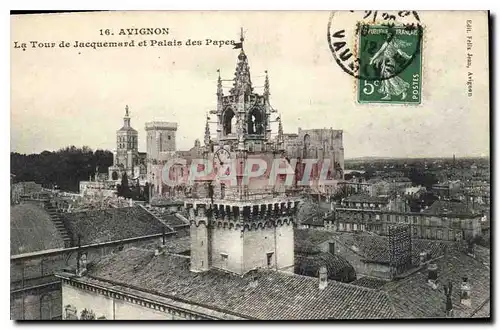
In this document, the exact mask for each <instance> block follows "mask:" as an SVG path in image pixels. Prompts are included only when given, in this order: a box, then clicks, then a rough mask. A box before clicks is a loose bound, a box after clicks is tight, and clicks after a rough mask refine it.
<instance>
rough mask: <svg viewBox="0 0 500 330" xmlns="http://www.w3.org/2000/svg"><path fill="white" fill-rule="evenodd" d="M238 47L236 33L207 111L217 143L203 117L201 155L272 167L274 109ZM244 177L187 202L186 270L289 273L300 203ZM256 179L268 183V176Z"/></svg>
mask: <svg viewBox="0 0 500 330" xmlns="http://www.w3.org/2000/svg"><path fill="white" fill-rule="evenodd" d="M243 43H244V38H243V33H241V36H240V42H239V43H235V47H234V48H236V49H240V51H239V54H238V58H237V63H236V70H235V74H234V78H233V79H232V80H231V81H232V83H233V84H232V87H231V88H230V90H229V92H228V93H227V94H225V93H224V91H223V86H222V82H223V81H224V80H222V79H221V77H220V74H219V77H218V80H217V109H216V110H213V111H211V114H213V115H216V116H217V121H216V124H217V137H216V141H213V140H212V139H211V135H210V129H209V125H208V120H209V118H207V124H206V126H205V138H204V142H205V149H204V150H205V152H204V157H206V159H207V160H208V161H209V162H212V161H213V162H214V164H221V165H223V164H227V163H229V162H232V161H235V163H236V164H237V166H240V165H239V164H241V166H242V167H243V166H245V161H247V160H248V159H249V158H251V157H255V158H260V159H269V160H270V161H273V160H274V158H275V157H279V151H280V150H281V149H280V146H279V141H280V138H279V134H280V132H281V135H283V134H282V132H283V128H282V126H281V122H280V120H279V118H278V119H277V120H275V121H276V122H279V127H278V138H277V139H271V126H270V123H271V114H272V113H273V112H275V111H274V110H272V107H271V105H270V102H269V95H270V93H269V78H268V76H267V72H266V76H265V82H264V91H263V93H262V94H258V93H256V92H255V91H254V87H253V86H252V80H251V77H250V67H249V65H248V59H247V56H246V54H245V51H244V48H243ZM276 141H278V142H276ZM281 141H282V139H281ZM214 166H215V165H214ZM245 175H246V174H245V173H244V172H243V171H240V170H236V178H237V180H235V183H228V184H227V186H226V185H225V184H222V183H220V182H219V181H217V179H213V180H212V179H206V180H205V181H203V182H196V183H195V184H194V187H193V197H192V198H190V199H186V201H185V207H186V209H187V210H188V212H189V220H190V223H191V270H192V271H194V272H203V271H207V270H209V269H211V268H219V269H223V270H225V271H228V272H231V273H235V274H239V275H242V274H245V273H247V272H249V271H252V270H255V269H258V268H267V269H275V270H282V271H290V272H293V265H294V253H293V249H294V231H293V228H294V223H295V216H296V213H297V208H298V205H299V203H300V201H301V199H300V197H299V196H294V195H292V194H290V193H285V192H284V191H281V192H280V191H276V190H274V189H271V188H269V187H267V186H265V185H262V186H260V185H258V183H259V181H258V180H256V181H255V182H257V184H256V185H255V186H252V185H251V184H249V181H247V180H245V179H246V178H247V177H245ZM262 181H264V182H265V183H268V182H269V180H268V179H267V178H266V177H264V178H263V180H262ZM257 187H258V188H257Z"/></svg>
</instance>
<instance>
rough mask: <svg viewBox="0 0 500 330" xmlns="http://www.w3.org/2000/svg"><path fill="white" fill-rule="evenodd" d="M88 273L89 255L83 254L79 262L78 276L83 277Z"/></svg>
mask: <svg viewBox="0 0 500 330" xmlns="http://www.w3.org/2000/svg"><path fill="white" fill-rule="evenodd" d="M86 273H87V253H86V252H84V253H81V254H80V255H79V257H78V260H77V270H76V275H77V276H83V275H85V274H86Z"/></svg>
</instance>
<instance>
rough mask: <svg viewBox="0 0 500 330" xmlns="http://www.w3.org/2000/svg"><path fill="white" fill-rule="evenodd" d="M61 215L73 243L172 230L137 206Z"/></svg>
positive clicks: (108, 240)
mask: <svg viewBox="0 0 500 330" xmlns="http://www.w3.org/2000/svg"><path fill="white" fill-rule="evenodd" d="M61 218H63V220H64V222H65V224H66V226H67V228H68V231H69V232H70V235H71V236H72V239H73V242H75V243H76V242H78V236H79V235H81V244H92V243H104V242H110V241H117V240H121V239H127V238H134V237H141V236H148V235H154V234H161V233H162V230H163V229H165V232H166V233H169V232H171V230H170V229H168V227H166V226H164V225H163V224H162V223H161V222H160V221H159V220H158V219H156V218H155V217H154V216H153V215H152V214H150V213H149V212H147V211H146V210H144V209H143V208H142V207H140V206H133V207H122V208H109V209H104V210H91V211H83V212H75V213H65V214H64V215H62V216H61Z"/></svg>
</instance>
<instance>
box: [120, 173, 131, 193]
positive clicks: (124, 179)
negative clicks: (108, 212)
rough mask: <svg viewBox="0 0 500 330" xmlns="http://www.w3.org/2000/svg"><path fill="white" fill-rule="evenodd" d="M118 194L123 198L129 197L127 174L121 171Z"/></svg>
mask: <svg viewBox="0 0 500 330" xmlns="http://www.w3.org/2000/svg"><path fill="white" fill-rule="evenodd" d="M118 196H122V197H125V198H129V197H130V187H129V185H128V176H127V173H123V175H122V182H121V184H120V185H119V186H118Z"/></svg>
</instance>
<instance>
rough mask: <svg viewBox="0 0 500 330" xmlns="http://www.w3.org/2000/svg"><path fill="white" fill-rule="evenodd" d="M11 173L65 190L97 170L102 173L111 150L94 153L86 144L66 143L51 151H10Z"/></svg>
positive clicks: (106, 167) (110, 160) (111, 155)
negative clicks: (35, 152)
mask: <svg viewBox="0 0 500 330" xmlns="http://www.w3.org/2000/svg"><path fill="white" fill-rule="evenodd" d="M10 160H11V173H12V174H15V175H16V177H15V182H23V181H35V182H37V183H39V184H42V185H43V186H45V187H54V186H59V187H60V188H61V189H62V190H65V191H75V192H77V191H78V189H79V182H80V181H85V180H88V179H89V177H91V176H92V177H93V176H94V175H95V170H96V167H98V169H99V172H101V173H106V172H107V171H108V167H109V166H110V165H111V164H112V162H113V154H112V153H111V152H109V151H107V150H97V151H96V152H95V153H94V152H93V151H92V150H91V149H90V148H89V147H86V146H84V147H82V148H77V147H75V146H69V147H65V148H62V149H60V150H58V151H55V152H50V151H46V150H45V151H43V152H42V153H40V154H31V155H25V154H19V153H16V152H12V153H11V154H10Z"/></svg>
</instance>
